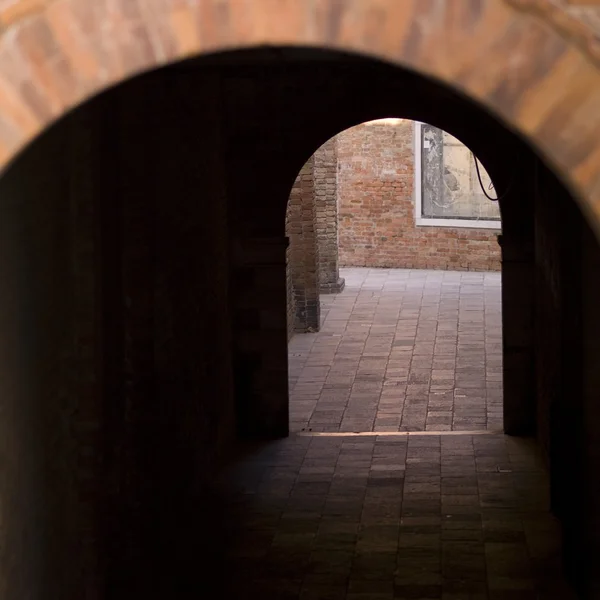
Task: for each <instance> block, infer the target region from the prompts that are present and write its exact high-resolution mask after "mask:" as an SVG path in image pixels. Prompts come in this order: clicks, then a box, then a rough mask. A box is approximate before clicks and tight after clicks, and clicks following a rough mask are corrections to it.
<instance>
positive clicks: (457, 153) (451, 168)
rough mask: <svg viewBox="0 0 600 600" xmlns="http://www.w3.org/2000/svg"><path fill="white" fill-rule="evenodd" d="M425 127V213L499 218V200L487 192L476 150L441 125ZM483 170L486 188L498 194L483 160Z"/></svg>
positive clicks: (423, 140) (422, 144)
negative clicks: (442, 128) (478, 175)
mask: <svg viewBox="0 0 600 600" xmlns="http://www.w3.org/2000/svg"><path fill="white" fill-rule="evenodd" d="M418 126H419V125H418ZM421 128H422V129H421V158H422V160H421V164H422V194H423V197H422V202H421V206H422V216H423V217H430V218H435V219H466V220H480V219H483V220H486V221H487V220H493V221H499V220H500V211H499V208H498V203H497V202H492V201H491V200H489V199H488V198H486V196H485V194H484V193H483V190H482V189H481V185H480V183H479V180H478V178H477V170H476V168H475V157H474V156H473V153H472V152H471V151H470V150H469V149H468V148H467V147H466V146H465V145H464V144H462V143H461V142H460V141H458V140H457V139H456V138H455V137H453V136H451V135H450V134H449V133H446V132H445V131H442V130H441V129H438V128H437V127H432V126H431V125H425V124H423V125H421ZM479 172H480V173H481V180H482V182H483V186H484V188H485V190H486V192H487V193H488V195H489V196H491V197H492V198H496V190H495V189H494V187H493V186H492V183H491V180H490V177H489V175H488V174H487V172H486V170H485V169H484V168H483V165H482V164H481V163H479Z"/></svg>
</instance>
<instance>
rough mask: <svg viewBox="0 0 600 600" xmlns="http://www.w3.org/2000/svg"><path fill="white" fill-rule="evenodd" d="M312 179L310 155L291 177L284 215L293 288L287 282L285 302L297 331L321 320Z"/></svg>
mask: <svg viewBox="0 0 600 600" xmlns="http://www.w3.org/2000/svg"><path fill="white" fill-rule="evenodd" d="M315 183H316V182H315V157H314V156H312V157H311V158H310V159H309V160H308V162H307V163H306V164H305V165H304V166H303V167H302V170H301V171H300V173H298V177H296V180H295V181H294V185H293V187H292V191H291V192H290V198H289V201H288V207H287V215H286V235H287V236H288V238H289V240H290V246H289V250H288V273H289V275H288V277H289V278H291V288H292V289H291V291H292V294H291V296H290V294H289V291H290V290H289V285H288V298H289V299H288V302H289V303H290V305H291V306H293V311H294V330H295V331H299V332H301V331H304V332H306V331H317V330H318V329H319V321H320V304H319V247H318V245H317V237H316V203H315V196H316V193H317V191H316V187H315ZM291 306H289V307H288V312H289V311H291V310H292V308H291Z"/></svg>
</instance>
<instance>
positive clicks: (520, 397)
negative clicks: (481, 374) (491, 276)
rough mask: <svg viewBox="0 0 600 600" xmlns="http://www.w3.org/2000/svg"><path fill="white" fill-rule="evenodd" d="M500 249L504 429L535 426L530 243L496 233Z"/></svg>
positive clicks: (524, 430) (511, 431)
mask: <svg viewBox="0 0 600 600" xmlns="http://www.w3.org/2000/svg"><path fill="white" fill-rule="evenodd" d="M498 243H499V244H500V247H501V252H502V345H503V382H504V383H503V385H504V431H505V432H506V433H508V434H510V435H524V434H529V433H531V432H533V431H534V430H535V420H536V403H535V361H534V328H533V324H534V320H533V307H534V285H533V282H534V252H533V243H532V242H531V241H529V240H522V239H519V238H511V237H506V236H505V235H499V236H498Z"/></svg>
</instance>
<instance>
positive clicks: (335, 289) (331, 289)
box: [319, 277, 346, 294]
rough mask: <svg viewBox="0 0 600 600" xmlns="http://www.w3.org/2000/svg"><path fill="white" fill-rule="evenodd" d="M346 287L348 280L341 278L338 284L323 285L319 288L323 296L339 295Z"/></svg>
mask: <svg viewBox="0 0 600 600" xmlns="http://www.w3.org/2000/svg"><path fill="white" fill-rule="evenodd" d="M345 287H346V280H345V279H344V278H343V277H340V278H339V279H338V280H337V281H336V283H322V284H321V286H320V287H319V292H320V293H321V294H339V293H340V292H342V291H343V290H344V288H345Z"/></svg>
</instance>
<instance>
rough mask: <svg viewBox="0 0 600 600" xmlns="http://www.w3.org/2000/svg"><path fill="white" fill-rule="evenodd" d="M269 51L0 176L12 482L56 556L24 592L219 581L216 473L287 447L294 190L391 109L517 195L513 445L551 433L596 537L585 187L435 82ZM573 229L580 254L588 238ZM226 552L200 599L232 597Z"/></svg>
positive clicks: (556, 480)
mask: <svg viewBox="0 0 600 600" xmlns="http://www.w3.org/2000/svg"><path fill="white" fill-rule="evenodd" d="M262 52H263V51H260V50H256V51H255V52H250V51H248V52H241V53H236V54H231V55H229V54H225V55H223V56H221V57H219V56H216V55H215V56H212V57H210V59H207V60H206V62H203V59H194V61H192V62H188V63H185V64H179V65H177V66H176V67H169V68H165V69H162V70H158V71H154V72H152V73H148V74H145V75H143V76H141V77H139V78H137V79H135V80H132V81H129V82H127V83H126V84H124V85H122V86H120V87H118V88H115V89H113V90H111V91H109V92H107V93H106V94H103V95H101V96H99V97H98V98H96V99H95V100H94V101H93V102H91V103H89V104H87V105H84V106H82V107H80V108H79V109H78V110H77V111H75V112H74V113H72V114H70V115H68V116H67V117H65V119H64V120H62V121H61V122H59V123H57V124H56V126H55V127H53V128H52V129H51V130H49V131H48V132H47V133H46V134H45V135H44V137H43V138H40V140H37V141H36V142H35V143H34V144H32V145H31V146H30V147H29V148H27V149H26V150H25V151H24V153H23V154H22V155H21V156H19V158H18V159H17V160H16V161H15V162H14V163H13V164H12V165H11V167H10V168H9V169H8V170H7V172H6V173H5V175H4V177H3V178H2V179H1V180H0V199H1V200H0V201H3V202H4V204H3V205H2V214H3V218H2V219H0V223H1V227H2V228H3V230H2V233H1V234H0V243H1V244H2V246H1V247H0V273H1V274H2V278H3V281H4V282H5V285H6V287H7V289H10V290H11V295H7V297H6V298H5V299H4V304H0V315H2V319H3V322H4V323H6V324H7V328H6V330H5V345H4V346H5V347H4V351H5V352H4V357H5V362H4V368H5V370H6V378H5V381H4V385H5V386H6V390H7V393H6V395H5V396H4V398H5V402H7V405H6V407H7V413H8V414H10V415H11V419H10V420H8V419H7V420H6V421H4V422H3V423H2V426H3V427H4V433H5V435H6V437H5V439H6V440H7V447H9V448H10V452H9V454H12V455H13V456H17V455H21V454H23V453H25V452H26V453H28V460H29V461H30V465H31V466H30V468H28V469H27V470H26V472H20V471H19V466H20V465H19V464H16V463H15V464H11V465H10V468H9V469H8V470H7V474H6V480H7V482H14V481H17V482H18V485H16V487H15V488H13V489H12V491H11V489H10V486H7V489H8V492H7V495H6V506H8V507H9V508H10V511H11V513H12V514H13V516H14V521H13V523H12V524H11V528H10V529H9V532H8V539H9V541H10V539H13V540H18V539H21V538H25V539H28V540H33V541H32V544H33V545H34V546H35V548H36V552H38V553H39V556H40V558H39V562H36V561H32V560H29V558H28V557H27V556H26V555H27V549H25V550H23V552H22V554H20V556H19V557H17V558H15V561H16V562H17V563H18V564H19V565H20V567H19V575H18V577H17V576H15V575H11V573H7V577H6V578H5V580H2V579H1V578H0V581H4V582H3V583H2V585H4V586H5V590H6V594H5V597H7V598H11V597H25V596H26V594H25V591H27V593H28V594H30V595H31V593H34V592H35V588H34V587H29V588H28V589H27V590H25V591H24V588H23V587H19V586H25V585H28V586H39V587H38V588H37V589H45V590H49V591H48V594H49V595H50V596H52V597H60V598H65V599H67V598H69V595H70V596H71V597H73V598H81V597H85V593H84V592H86V591H88V590H92V589H96V588H97V587H99V586H100V587H101V586H103V585H106V586H107V587H108V588H109V589H117V588H118V589H119V590H122V593H123V597H125V596H126V594H131V593H132V592H135V593H142V592H143V593H146V594H147V597H155V596H157V595H159V594H163V595H165V594H167V593H171V595H172V593H173V586H174V583H173V582H174V581H175V580H176V581H178V582H179V583H180V585H181V588H180V589H176V592H175V593H179V594H180V595H183V594H184V593H185V590H189V589H196V590H197V589H198V585H199V584H198V583H197V581H196V580H197V579H198V577H197V575H198V571H197V568H198V564H197V560H196V558H197V556H198V555H199V554H201V553H203V551H204V550H205V543H206V537H207V536H206V531H213V529H212V528H213V527H216V529H217V531H215V536H214V537H215V538H218V537H219V534H221V533H223V532H222V531H219V530H218V528H219V526H220V525H221V524H222V523H221V522H220V521H219V519H212V518H211V515H214V513H211V512H209V510H208V509H207V512H206V513H205V514H201V513H202V511H200V510H199V508H198V507H204V506H207V500H206V492H207V489H208V490H210V489H211V485H212V482H213V481H214V480H213V476H214V469H215V468H216V465H218V464H219V461H220V460H221V459H223V457H224V456H226V455H227V452H228V451H229V448H230V446H231V444H232V443H233V440H234V438H235V435H236V434H239V435H240V436H242V437H243V436H245V437H254V438H267V437H271V438H272V437H278V436H279V437H283V436H285V435H286V434H287V433H288V427H289V421H288V402H287V399H288V395H287V385H288V382H287V374H288V372H287V352H286V311H285V291H286V285H285V263H286V251H287V241H286V236H285V231H284V218H283V216H284V214H285V211H286V203H287V199H288V192H289V189H290V187H291V185H292V182H293V180H294V177H295V176H296V174H297V173H298V170H299V167H300V166H301V165H302V162H303V161H304V160H306V157H307V156H310V154H311V152H314V150H315V148H317V147H318V146H319V144H321V143H322V142H324V141H326V140H327V139H328V138H329V137H331V135H333V134H335V133H337V132H339V131H341V130H342V129H345V128H347V127H348V126H350V125H352V124H357V123H360V122H363V121H365V120H366V119H375V118H377V117H378V116H384V115H385V116H389V115H390V114H397V115H401V116H404V115H408V116H409V117H412V118H418V119H419V120H423V121H427V122H432V123H433V124H436V125H437V124H440V125H443V126H444V128H445V129H447V130H448V131H450V132H451V133H453V135H456V136H457V137H459V138H460V139H462V140H464V142H465V143H467V144H468V145H469V147H471V148H472V149H473V151H474V152H476V153H477V155H478V156H479V157H480V158H481V161H482V163H483V164H484V165H485V167H486V169H487V171H488V172H489V173H490V176H491V177H492V178H493V180H494V182H495V183H496V189H497V190H499V191H500V190H505V191H507V190H509V189H510V190H512V192H511V194H510V195H509V196H507V197H506V198H505V199H504V202H503V204H502V208H501V210H502V219H503V231H502V240H501V248H502V253H503V269H504V272H503V284H504V286H503V292H504V297H503V307H504V310H505V311H506V310H510V311H512V312H511V313H510V319H509V321H510V323H511V327H510V330H509V331H507V330H506V323H507V322H509V321H507V320H506V319H505V336H504V344H505V357H508V360H507V361H505V365H504V373H505V374H506V373H507V369H508V370H510V374H511V381H513V382H514V386H513V388H512V390H511V393H510V394H509V396H508V398H509V399H510V406H509V410H510V411H511V412H510V414H511V419H513V422H512V423H511V424H510V426H506V430H507V431H509V430H510V433H516V434H531V433H532V432H533V431H535V430H536V429H537V434H538V437H539V439H540V441H541V444H542V446H543V448H544V450H545V454H546V456H547V460H548V463H549V467H550V471H551V475H552V490H553V498H552V500H553V509H554V510H555V512H556V514H557V515H559V516H560V518H561V519H562V523H563V526H564V527H565V530H566V531H567V532H568V534H569V535H568V536H567V537H568V543H569V544H570V546H569V548H572V549H575V548H578V547H579V546H581V543H582V539H583V541H585V545H584V546H582V547H585V548H587V549H589V548H592V549H593V548H594V543H595V542H596V541H598V540H596V538H594V537H593V535H592V533H590V532H589V531H588V532H586V533H585V534H584V528H583V527H582V526H581V525H582V523H581V522H579V521H578V519H583V518H584V517H583V516H582V514H583V515H584V516H585V518H587V517H590V515H592V516H593V511H592V512H591V513H590V512H587V513H586V512H585V511H582V512H578V511H574V510H573V507H574V506H580V505H581V506H583V505H585V506H586V507H588V501H589V497H585V496H584V495H583V493H582V492H581V493H580V487H578V486H581V485H582V483H583V482H584V481H586V480H585V478H584V474H583V473H582V472H579V473H578V472H577V471H576V470H574V469H573V468H572V464H573V462H575V461H576V459H577V458H581V456H582V453H584V450H585V449H584V447H583V442H581V440H579V441H578V440H577V437H578V436H580V434H582V432H583V433H586V432H585V431H584V430H583V429H582V423H581V420H582V418H583V417H582V415H583V414H585V410H588V411H589V410H590V404H589V401H590V399H591V398H592V396H593V378H592V374H591V373H590V372H585V371H582V366H581V365H582V364H583V363H582V361H580V360H578V357H580V355H585V357H586V360H587V364H590V361H591V360H592V359H593V353H592V351H593V348H591V347H592V346H593V336H592V334H593V332H594V331H596V330H595V329H594V327H595V321H594V320H593V312H592V311H591V306H592V304H591V303H590V299H593V298H594V297H595V295H597V294H598V291H597V290H596V289H595V288H594V287H593V285H592V282H591V281H584V280H585V279H586V278H585V277H584V275H585V274H586V273H588V272H589V271H586V269H592V267H593V265H594V264H595V262H594V261H595V259H596V257H597V256H596V251H597V248H596V245H595V241H594V238H593V234H592V233H591V231H590V230H589V228H588V227H587V226H586V225H585V222H584V220H583V218H582V216H581V214H580V212H579V210H578V209H577V208H576V207H575V204H574V202H573V201H572V198H571V197H570V196H569V194H568V192H567V191H566V189H565V188H564V186H562V185H561V184H560V182H559V181H558V180H557V178H556V177H555V176H554V175H553V174H552V173H551V172H550V170H549V169H548V168H547V167H546V166H545V165H544V163H542V162H541V161H540V160H539V158H538V157H537V156H536V155H535V153H534V152H533V151H532V149H531V148H530V147H529V146H528V145H527V144H525V143H524V142H523V141H522V140H521V139H519V138H517V137H516V136H515V135H514V134H513V133H512V132H509V131H507V130H506V128H505V127H504V126H502V125H501V124H500V123H499V122H498V121H497V120H495V119H494V118H492V117H491V116H490V115H489V114H487V113H486V112H485V111H482V110H476V107H474V106H473V105H472V104H470V103H468V102H467V101H466V99H465V98H463V97H461V96H459V95H457V94H454V93H452V92H450V91H448V90H447V89H445V88H441V87H439V86H438V85H437V84H435V83H434V82H432V81H431V80H429V79H425V78H423V77H421V76H418V75H416V74H415V73H411V72H408V71H402V70H401V69H398V68H397V67H392V66H390V65H384V64H381V63H377V62H376V61H371V60H367V59H358V58H356V57H351V58H350V59H349V58H348V56H347V55H345V54H338V53H329V52H324V53H317V55H319V56H320V58H321V60H320V61H316V60H315V51H314V50H312V51H307V52H308V54H305V55H303V52H302V51H301V50H299V49H295V50H294V51H293V53H292V54H293V57H290V56H288V55H286V51H285V50H284V51H283V53H282V54H280V53H278V52H275V55H277V56H278V57H279V58H277V60H275V59H274V58H273V51H272V50H269V51H266V52H267V59H265V55H264V54H262ZM409 88H410V94H408V93H407V89H409ZM348 98H352V99H353V101H354V102H352V103H350V102H348ZM436 115H437V117H436ZM157 116H158V117H157ZM149 124H150V125H151V126H149ZM199 132H200V133H199ZM482 132H485V135H482ZM490 139H492V140H493V143H492V142H490ZM28 173H35V177H33V178H32V177H27V175H28ZM509 182H512V183H511V185H508V184H509ZM574 232H583V233H582V236H580V237H581V239H582V241H581V244H579V245H573V246H572V247H571V246H570V245H569V243H568V241H569V240H571V239H572V237H573V236H572V234H573V233H574ZM577 239H579V238H577ZM15 257H18V260H17V259H15ZM15 260H16V262H15ZM586 286H587V287H586ZM584 300H585V302H584ZM505 314H506V313H505ZM32 315H33V316H32ZM584 319H587V320H586V321H585V327H584V324H583V323H584ZM555 326H556V327H555ZM586 327H587V332H585V331H584V329H586ZM586 336H587V337H586ZM507 340H508V342H507ZM566 340H568V341H569V342H570V344H571V346H569V347H571V348H574V349H575V350H573V351H572V352H570V353H567V352H566V351H565V349H564V344H565V341H566ZM507 343H508V346H507ZM9 348H11V349H15V350H14V352H12V353H11V352H9V351H8V350H9ZM586 353H587V354H586ZM584 363H585V361H584ZM507 381H508V380H507V379H506V380H505V385H506V383H507ZM574 381H576V382H577V383H576V384H574V383H573V382H574ZM574 385H577V386H579V387H578V388H577V390H578V395H577V396H576V397H577V401H576V402H573V398H572V397H571V393H572V390H573V387H572V386H574ZM586 394H587V395H586ZM57 399H58V400H57ZM506 405H507V403H506V402H505V409H506V408H507V406H506ZM575 409H576V410H575ZM65 415H67V417H65ZM27 432H29V433H27ZM587 433H589V432H587ZM587 433H586V434H587ZM34 434H35V435H34ZM32 436H33V437H35V438H36V441H35V443H34V442H33V441H32V439H31V438H32ZM585 439H586V440H588V439H589V438H585ZM157 440H160V442H161V443H160V444H159V443H157ZM303 443H304V442H302V441H300V442H298V444H299V446H302V444H303ZM503 443H505V442H503ZM440 448H441V442H440ZM482 452H484V453H485V452H486V449H485V448H484V449H483V450H482ZM484 456H485V454H484ZM47 457H51V458H50V459H48V458H47ZM82 457H86V458H85V460H83V458H82ZM95 457H98V459H96V458H95ZM80 459H82V462H84V464H81V463H80V462H79V461H80ZM88 459H89V462H88ZM48 460H49V461H50V464H49V463H48ZM294 460H295V459H294ZM474 460H475V457H474ZM518 463H519V460H518V458H517V459H515V461H514V464H515V465H517V466H518ZM578 464H579V463H578ZM567 467H570V468H567ZM587 467H588V463H586V468H587ZM440 468H441V467H440ZM581 468H582V469H583V468H584V467H583V466H582V467H581ZM495 472H496V473H500V471H495ZM189 473H195V474H196V475H198V476H197V477H194V478H190V477H187V476H186V475H187V474H189ZM536 473H537V471H536ZM38 488H39V489H38ZM33 489H36V491H37V492H38V493H37V494H36V498H35V499H34V498H32V494H31V491H32V490H33ZM565 489H568V490H569V492H570V494H569V496H567V495H566V494H565V493H564V490H565ZM278 493H279V492H276V493H275V495H277V494H278ZM491 493H492V492H490V494H491ZM24 495H26V496H27V498H28V501H27V502H22V501H21V498H22V497H23V496H24ZM284 495H285V494H284ZM81 497H84V498H86V499H87V500H86V501H83V502H80V498H81ZM277 498H278V500H277V501H278V502H284V501H285V498H284V499H283V500H281V498H280V497H279V496H277ZM506 501H507V502H508V500H506ZM578 503H581V504H578ZM307 504H310V502H309V501H308V500H307ZM212 509H214V507H211V510H212ZM586 510H588V511H589V510H591V509H589V508H587V509H586ZM211 521H213V523H211ZM214 521H216V522H214ZM40 522H43V523H44V526H43V527H40V528H37V526H36V524H37V523H40ZM24 532H25V534H26V535H23V534H24ZM82 532H84V533H83V534H82ZM82 535H83V537H82ZM569 536H570V537H569ZM586 536H588V537H586ZM222 539H224V540H226V539H227V538H225V537H224V538H222ZM34 542H35V544H34ZM74 545H75V546H76V547H77V548H79V549H80V550H81V551H80V552H79V553H78V555H77V561H79V563H80V566H81V569H73V565H72V563H73V555H72V552H71V548H72V547H74ZM8 547H11V546H10V544H8ZM40 548H41V550H40ZM269 548H271V547H270V546H269ZM123 549H125V550H123ZM577 556H578V558H582V557H583V558H585V556H586V555H585V551H581V550H579V551H578V554H577ZM221 558H222V556H221V554H219V552H216V553H215V555H214V557H213V559H212V560H213V561H214V562H211V563H210V564H209V565H207V566H206V568H205V572H206V574H207V577H208V576H209V575H210V577H208V579H207V580H206V581H204V582H203V583H202V585H215V586H217V585H219V583H220V582H219V581H216V579H215V578H214V577H213V575H214V573H217V572H219V571H218V569H219V568H222V567H223V565H224V564H226V563H225V561H224V562H222V563H221V562H219V561H220V560H221ZM1 564H2V562H1V561H0V565H1ZM149 565H150V566H151V567H152V568H156V571H160V575H159V576H157V579H156V580H152V581H150V580H149V579H148V577H147V572H148V568H149ZM591 566H593V565H591V564H590V562H589V561H587V562H586V561H585V560H583V561H582V560H578V561H574V562H573V564H572V565H571V568H572V569H573V572H574V575H572V576H574V577H575V578H577V577H580V578H581V581H586V582H587V583H586V585H588V586H589V585H592V584H593V583H590V582H593V577H592V576H591V575H590V573H591V570H590V571H588V568H589V567H591ZM159 567H160V568H159ZM211 573H212V574H213V575H211ZM584 574H585V577H584ZM24 575H26V576H24ZM95 578H96V579H95ZM24 582H30V583H24ZM117 583H118V584H119V585H118V586H116V587H115V585H116V584H117ZM188 586H191V588H190V587H188ZM194 586H195V587H194ZM31 590H33V592H32V591H31ZM65 590H66V592H65ZM204 591H206V589H204ZM119 593H121V592H115V594H117V595H116V596H115V597H119ZM19 595H20V596H19ZM565 597H566V596H565ZM69 600H70V598H69Z"/></svg>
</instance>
